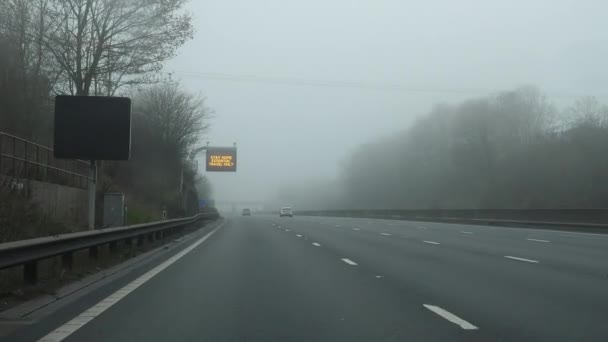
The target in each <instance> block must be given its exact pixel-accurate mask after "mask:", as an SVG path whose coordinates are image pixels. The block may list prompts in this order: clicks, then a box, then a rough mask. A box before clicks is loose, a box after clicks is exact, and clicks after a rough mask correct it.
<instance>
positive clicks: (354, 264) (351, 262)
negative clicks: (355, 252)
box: [342, 258, 357, 266]
mask: <svg viewBox="0 0 608 342" xmlns="http://www.w3.org/2000/svg"><path fill="white" fill-rule="evenodd" d="M342 261H344V262H345V263H347V264H349V265H352V266H357V263H356V262H354V261H352V260H350V259H346V258H342Z"/></svg>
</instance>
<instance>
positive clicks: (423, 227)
mask: <svg viewBox="0 0 608 342" xmlns="http://www.w3.org/2000/svg"><path fill="white" fill-rule="evenodd" d="M416 228H418V229H426V227H416Z"/></svg>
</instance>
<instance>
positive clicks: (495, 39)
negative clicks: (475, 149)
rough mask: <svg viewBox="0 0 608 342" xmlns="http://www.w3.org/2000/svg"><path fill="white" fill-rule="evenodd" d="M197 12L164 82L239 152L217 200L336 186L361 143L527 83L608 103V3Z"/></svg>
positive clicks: (425, 0)
mask: <svg viewBox="0 0 608 342" xmlns="http://www.w3.org/2000/svg"><path fill="white" fill-rule="evenodd" d="M188 7H189V11H191V13H192V14H193V16H194V20H195V21H194V23H195V26H196V29H197V32H196V35H195V38H194V39H193V40H192V41H190V42H188V43H187V44H186V46H185V47H183V48H182V49H181V50H180V51H179V56H178V57H177V58H175V59H174V60H173V61H171V62H170V63H169V64H168V66H167V69H166V70H167V71H173V72H175V74H174V76H175V78H176V79H178V80H181V82H182V84H183V85H184V86H185V88H186V89H188V90H189V91H192V92H198V93H201V94H203V95H204V96H206V97H207V101H208V105H209V106H210V107H212V108H213V109H214V110H215V112H216V117H215V119H214V120H213V122H212V129H211V131H210V132H209V134H208V136H207V137H206V139H205V140H209V141H210V142H211V144H212V145H231V144H232V142H237V143H238V153H239V155H238V172H237V173H234V174H233V173H214V174H208V176H209V178H210V180H211V182H212V183H213V185H214V191H215V197H216V199H219V200H235V199H243V200H258V199H265V198H267V197H269V196H272V195H273V194H274V193H275V192H276V190H277V187H278V186H279V185H280V184H282V183H285V182H305V181H308V180H311V179H330V178H333V177H335V176H336V174H337V172H338V170H339V164H340V161H341V160H344V159H345V158H347V156H348V154H349V152H350V151H352V150H353V149H355V148H357V146H358V145H359V144H361V143H364V142H366V141H370V140H372V139H374V138H375V137H379V136H382V135H385V134H390V133H392V132H395V131H399V130H401V129H404V128H405V127H407V125H408V123H409V122H411V120H412V119H413V118H415V117H416V116H419V115H422V114H424V113H426V112H427V111H428V110H429V109H430V108H431V107H432V105H433V104H435V103H438V102H448V103H450V102H456V101H459V100H462V99H463V98H467V97H472V96H477V95H486V94H489V93H492V92H494V91H497V90H506V89H511V88H514V87H516V86H519V85H523V84H534V85H538V86H540V87H541V88H542V89H543V90H544V91H545V92H547V93H548V95H549V97H550V99H552V100H554V101H556V102H557V103H558V104H559V103H566V102H569V101H572V100H573V99H574V96H576V95H578V94H580V95H596V96H598V97H600V98H601V99H603V100H605V95H606V91H607V90H608V89H607V84H608V83H607V82H606V81H607V80H608V69H607V68H606V67H605V63H606V61H607V60H608V44H607V42H608V24H607V22H606V20H605V13H606V12H607V10H608V1H559V0H542V1H541V0H528V1H523V0H522V1H516V0H509V1H507V0H505V1H490V0H477V1H474V0H469V1H467V0H458V1H452V0H444V1H432V0H420V1H409V0H396V1H385V0H366V1H347V0H306V1H291V0H269V1H258V0H238V1H237V0H191V3H190V5H189V6H188ZM210 74H219V75H210ZM313 81H314V82H313ZM341 83H348V84H347V85H340V84H341ZM303 84H312V85H303ZM376 85H379V86H382V85H397V87H393V88H383V87H376ZM200 165H201V167H202V166H204V162H203V161H201V163H200Z"/></svg>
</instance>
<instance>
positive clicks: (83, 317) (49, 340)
mask: <svg viewBox="0 0 608 342" xmlns="http://www.w3.org/2000/svg"><path fill="white" fill-rule="evenodd" d="M222 226H223V224H222V225H221V226H219V227H217V228H215V229H214V230H212V231H211V232H209V233H208V234H207V235H205V236H203V237H202V238H200V239H199V240H198V241H196V242H195V243H193V244H192V245H190V246H189V247H187V248H186V249H184V250H182V251H181V252H179V253H177V254H175V255H174V256H172V257H171V258H169V259H167V260H166V261H164V262H163V263H162V264H160V265H158V266H156V267H154V268H153V269H151V270H150V271H148V272H146V273H145V274H144V275H142V276H140V277H139V278H137V279H135V280H133V281H132V282H130V283H129V284H127V285H125V286H124V287H123V288H121V289H120V290H118V291H116V292H114V293H113V294H111V295H110V296H108V297H106V298H105V299H104V300H102V301H100V302H99V303H97V304H95V305H94V306H93V307H91V308H89V309H88V310H86V311H85V312H83V313H81V314H80V315H78V316H76V317H75V318H73V319H72V320H71V321H69V322H67V323H65V324H64V325H62V326H60V327H59V328H57V329H55V330H53V331H52V332H50V333H49V334H48V335H46V336H44V337H43V338H41V339H39V340H38V341H39V342H59V341H63V340H64V339H65V338H66V337H68V336H70V335H71V334H73V333H74V332H75V331H76V330H78V329H80V328H82V327H83V326H84V325H85V324H87V323H89V322H90V321H92V320H93V319H94V318H95V317H97V316H99V315H100V314H101V313H102V312H104V311H106V310H107V309H109V308H110V307H112V306H113V305H114V304H116V303H118V302H119V301H120V300H121V299H123V298H124V297H126V296H127V295H128V294H129V293H131V292H133V291H134V290H135V289H137V288H138V287H140V286H141V285H142V284H144V283H146V282H147V281H148V280H150V279H152V278H153V277H154V276H156V275H157V274H159V273H160V272H162V271H163V270H164V269H165V268H167V267H169V266H171V265H172V264H173V263H175V262H176V261H177V260H179V259H181V258H182V257H183V256H184V255H186V254H188V253H189V252H190V251H192V250H193V249H195V248H196V247H198V246H199V245H200V244H201V243H203V242H205V240H207V239H208V238H209V237H211V235H213V234H214V233H215V232H217V231H218V230H219V229H220V228H222Z"/></svg>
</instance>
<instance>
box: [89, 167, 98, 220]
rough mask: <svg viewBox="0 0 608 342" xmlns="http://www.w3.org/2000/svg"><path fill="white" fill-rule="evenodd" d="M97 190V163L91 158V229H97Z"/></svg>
mask: <svg viewBox="0 0 608 342" xmlns="http://www.w3.org/2000/svg"><path fill="white" fill-rule="evenodd" d="M96 192H97V165H96V164H95V161H94V160H91V165H90V170H89V194H88V195H89V220H88V222H89V229H90V230H93V229H95V195H96Z"/></svg>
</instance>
